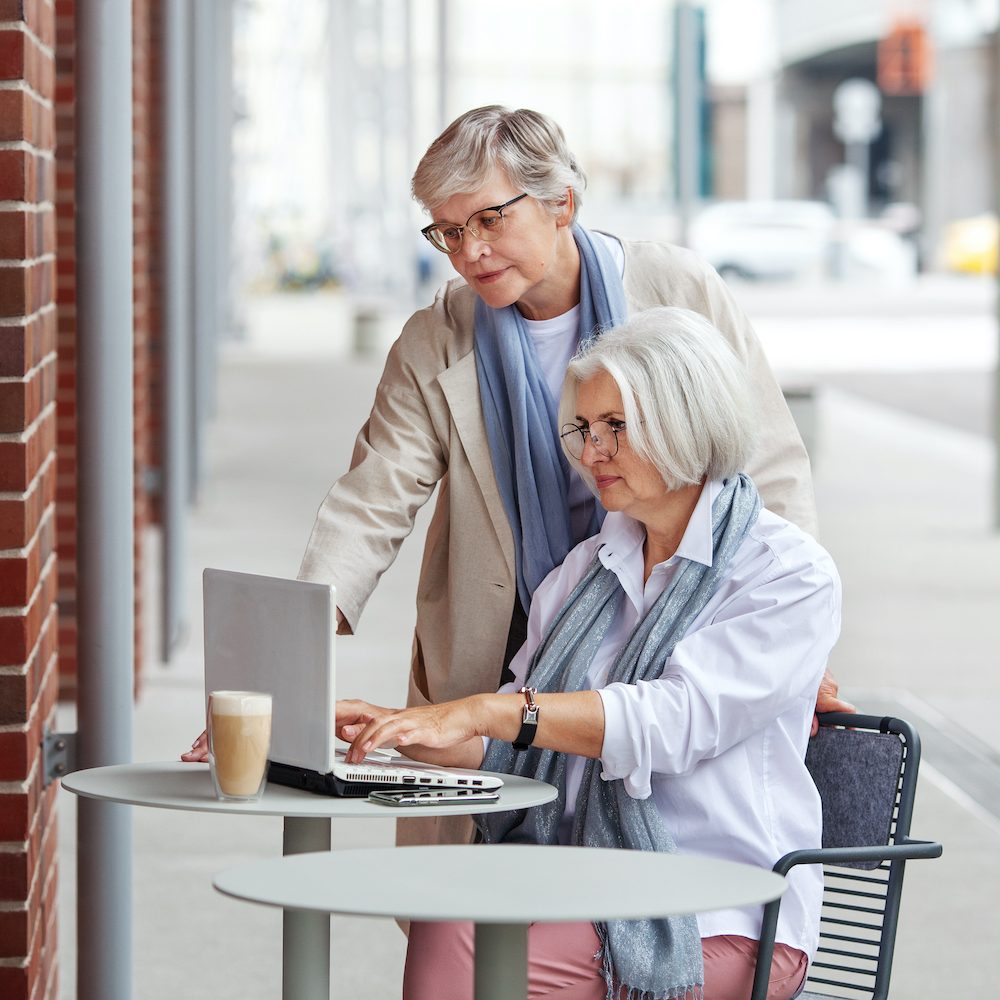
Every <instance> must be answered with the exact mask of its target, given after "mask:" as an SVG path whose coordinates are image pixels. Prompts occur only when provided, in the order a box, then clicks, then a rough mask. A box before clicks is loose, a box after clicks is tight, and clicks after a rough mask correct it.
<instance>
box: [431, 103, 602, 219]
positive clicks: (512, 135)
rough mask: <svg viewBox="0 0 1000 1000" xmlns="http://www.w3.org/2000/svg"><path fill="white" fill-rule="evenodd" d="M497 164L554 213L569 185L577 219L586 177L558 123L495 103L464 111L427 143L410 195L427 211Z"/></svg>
mask: <svg viewBox="0 0 1000 1000" xmlns="http://www.w3.org/2000/svg"><path fill="white" fill-rule="evenodd" d="M498 168H499V169H500V170H502V171H503V172H504V173H505V174H506V175H507V177H508V178H510V181H511V183H512V184H513V185H514V187H516V188H518V189H519V190H520V191H527V192H528V194H529V195H531V197H532V198H536V199H537V200H538V201H540V202H541V203H542V204H544V205H545V207H546V208H547V209H548V210H549V211H550V212H551V213H552V214H553V215H559V214H560V212H561V211H562V209H563V207H564V206H565V204H566V189H567V188H572V189H573V219H572V221H573V222H575V221H576V216H577V213H578V212H579V209H580V202H581V201H582V196H583V189H584V187H586V184H587V178H586V177H585V176H584V173H583V171H582V170H581V169H580V167H579V166H578V164H577V162H576V158H575V157H574V156H573V154H572V153H571V152H570V151H569V149H568V147H567V146H566V137H565V136H564V135H563V131H562V129H561V128H560V127H559V126H558V125H557V124H556V123H555V122H554V121H553V120H552V119H551V118H549V116H548V115H543V114H542V113H541V112H539V111H528V110H527V109H525V108H521V109H519V110H518V111H511V109H510V108H505V107H502V106H501V105H499V104H491V105H489V106H488V107H485V108H474V109H473V110H472V111H466V112H465V114H464V115H461V116H460V117H458V118H456V119H455V120H454V121H453V122H452V123H451V124H450V125H449V126H448V127H447V128H446V129H445V130H444V131H443V132H442V133H441V134H440V135H439V136H438V137H437V138H436V139H435V140H434V141H433V142H432V143H431V144H430V146H429V147H428V149H427V152H426V153H424V155H423V157H422V158H421V160H420V162H419V163H418V164H417V169H416V171H415V172H414V174H413V184H412V190H413V197H414V198H416V199H417V201H419V202H420V204H421V205H422V206H423V207H424V208H425V209H427V210H428V211H430V210H432V209H433V208H436V207H437V206H438V205H443V204H444V203H445V202H446V201H447V200H448V199H449V198H452V197H454V196H455V195H456V194H467V193H470V192H473V191H477V190H478V189H479V188H481V187H482V186H483V185H484V184H485V183H486V182H487V181H488V180H489V178H490V175H491V174H492V173H493V171H494V170H496V169H498Z"/></svg>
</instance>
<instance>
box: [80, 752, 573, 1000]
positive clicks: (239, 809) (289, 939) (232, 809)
mask: <svg viewBox="0 0 1000 1000" xmlns="http://www.w3.org/2000/svg"><path fill="white" fill-rule="evenodd" d="M500 777H502V778H503V781H504V784H503V788H501V789H500V799H499V801H498V802H495V803H484V802H478V803H477V802H474V801H471V800H470V801H469V802H468V803H465V802H463V803H461V804H460V805H447V806H419V807H414V808H409V809H393V808H391V807H386V806H381V805H378V804H376V803H374V802H369V801H368V800H367V799H366V798H357V799H354V798H338V797H333V796H327V795H315V794H313V793H312V792H306V791H302V790H301V789H298V788H288V787H286V786H284V785H276V784H274V783H273V782H269V783H268V785H267V787H266V788H265V790H264V794H263V796H262V797H261V799H260V801H259V802H228V801H227V802H221V801H219V800H218V799H217V798H216V797H215V792H214V791H213V788H212V779H211V777H210V776H209V773H208V765H207V764H187V763H183V762H180V761H168V762H158V763H144V764H115V765H111V766H109V767H95V768H90V769H88V770H84V771H74V772H73V773H72V774H68V775H66V776H65V777H64V778H63V779H62V786H63V788H65V789H66V791H68V792H73V793H74V794H75V795H81V796H83V797H84V798H89V799H102V800H104V801H106V802H120V803H123V804H125V805H133V806H151V807H153V808H156V809H181V810H184V811H188V812H212V813H226V814H227V815H234V814H237V815H238V814H244V815H247V816H282V817H284V824H283V836H282V853H283V854H284V855H286V856H288V855H293V854H303V853H305V852H311V851H329V850H330V848H331V840H330V821H331V820H332V819H373V818H376V817H377V818H379V819H386V818H387V817H391V818H393V819H407V818H413V817H428V816H454V815H462V814H464V815H471V814H480V813H488V812H503V811H506V810H510V809H526V808H528V807H529V806H537V805H541V804H542V803H543V802H549V801H550V800H552V799H554V798H555V796H556V790H555V788H553V787H552V785H546V784H545V783H544V782H541V781H533V780H531V779H530V778H519V777H517V776H516V775H509V774H504V775H501V776H500ZM390 852H391V849H390ZM346 853H348V854H351V855H353V854H354V852H353V851H350V852H346ZM114 946H115V943H114V942H113V941H109V942H107V947H108V948H111V949H113V948H114ZM281 995H282V997H283V1000H290V998H296V1000H297V998H302V997H323V998H327V997H329V995H330V916H329V913H328V912H319V911H316V910H313V911H308V908H307V909H306V910H302V909H289V910H286V912H285V913H284V916H283V919H282V979H281Z"/></svg>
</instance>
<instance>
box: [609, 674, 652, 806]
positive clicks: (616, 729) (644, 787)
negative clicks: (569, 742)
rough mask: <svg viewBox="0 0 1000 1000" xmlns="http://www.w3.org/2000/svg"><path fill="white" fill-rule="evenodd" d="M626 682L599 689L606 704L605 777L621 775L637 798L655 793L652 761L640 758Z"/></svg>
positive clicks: (610, 778) (618, 777) (615, 777)
mask: <svg viewBox="0 0 1000 1000" xmlns="http://www.w3.org/2000/svg"><path fill="white" fill-rule="evenodd" d="M622 687H623V685H621V684H611V685H609V686H608V687H606V688H601V689H600V690H599V691H598V692H597V693H598V694H599V695H600V696H601V701H602V702H603V704H604V743H603V745H602V746H601V778H603V779H604V780H605V781H615V780H618V779H621V780H622V781H623V782H624V784H625V791H626V792H628V794H629V795H631V796H632V798H634V799H645V798H648V797H649V796H650V795H651V794H652V791H653V790H652V787H651V786H650V783H649V778H650V772H649V765H648V762H647V763H646V764H645V765H644V764H643V762H642V761H641V760H640V758H639V753H638V747H637V746H636V743H635V740H634V739H633V738H632V736H631V734H630V727H629V712H628V705H627V701H628V699H627V697H626V695H625V692H624V691H623V690H622Z"/></svg>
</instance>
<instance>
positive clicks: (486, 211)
mask: <svg viewBox="0 0 1000 1000" xmlns="http://www.w3.org/2000/svg"><path fill="white" fill-rule="evenodd" d="M527 197H528V192H527V191H525V193H524V194H519V195H518V196H517V197H516V198H511V199H510V201H505V202H504V203H503V204H502V205H494V206H493V207H492V208H481V209H480V210H479V211H478V212H473V213H472V215H470V216H469V217H468V218H467V219H466V220H465V225H464V226H453V225H450V224H449V223H447V222H433V223H431V225H429V226H425V227H424V228H423V229H421V230H420V232H421V233H422V234H423V235H424V236H426V237H427V239H428V241H429V242H430V244H431V246H433V247H436V248H437V249H438V250H440V251H441V252H442V253H458V251H459V250H460V249H461V248H462V238H463V237H464V236H465V231H466V229H468V230H469V232H470V233H472V235H473V236H475V237H476V239H477V240H484V241H485V242H487V243H492V242H493V241H494V240H498V239H500V237H501V236H502V235H503V227H504V222H505V221H506V220H505V219H504V214H503V210H504V209H505V208H509V207H510V206H511V205H513V204H514V203H515V202H518V201H520V200H521V199H522V198H527Z"/></svg>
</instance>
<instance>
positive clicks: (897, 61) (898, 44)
mask: <svg viewBox="0 0 1000 1000" xmlns="http://www.w3.org/2000/svg"><path fill="white" fill-rule="evenodd" d="M930 76H931V43H930V39H929V38H928V37H927V30H926V28H925V27H924V25H923V23H922V22H920V21H916V20H899V21H897V22H896V23H895V24H894V25H893V27H892V30H891V31H890V32H889V34H888V35H886V37H885V38H883V39H882V40H881V41H880V42H879V43H878V86H879V90H881V91H882V93H883V94H887V95H890V96H893V97H906V96H909V95H913V94H922V93H923V92H924V90H925V89H926V88H927V85H928V83H929V82H930Z"/></svg>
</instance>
